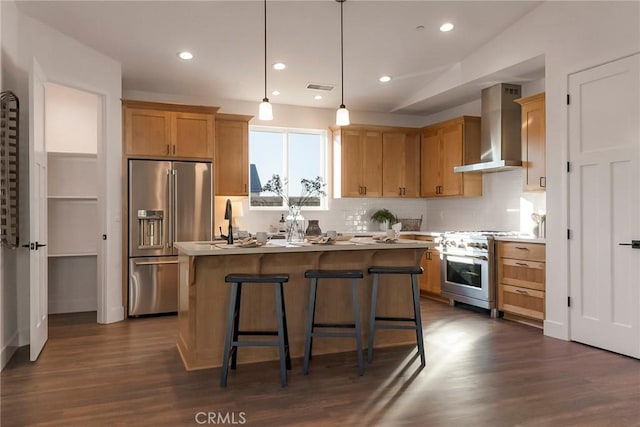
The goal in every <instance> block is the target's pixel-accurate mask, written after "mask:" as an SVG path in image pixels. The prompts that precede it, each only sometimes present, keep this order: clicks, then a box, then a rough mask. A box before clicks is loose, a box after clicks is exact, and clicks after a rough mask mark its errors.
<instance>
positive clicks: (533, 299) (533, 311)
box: [497, 242, 545, 327]
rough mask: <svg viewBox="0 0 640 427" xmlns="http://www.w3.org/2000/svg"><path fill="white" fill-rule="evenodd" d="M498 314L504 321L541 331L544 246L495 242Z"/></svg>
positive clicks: (543, 308) (543, 306)
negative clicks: (496, 246) (499, 313)
mask: <svg viewBox="0 0 640 427" xmlns="http://www.w3.org/2000/svg"><path fill="white" fill-rule="evenodd" d="M497 253H498V261H497V263H498V310H499V311H501V312H503V313H504V316H505V318H506V319H510V320H516V321H520V322H522V323H527V324H530V325H534V326H538V327H542V321H543V320H544V310H545V246H544V244H541V243H520V242H498V250H497Z"/></svg>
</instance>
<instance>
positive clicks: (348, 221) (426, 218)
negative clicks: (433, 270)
mask: <svg viewBox="0 0 640 427" xmlns="http://www.w3.org/2000/svg"><path fill="white" fill-rule="evenodd" d="M483 180H484V184H483V185H484V188H483V193H484V195H483V196H482V197H472V198H446V199H395V198H375V199H374V198H371V199H360V198H341V199H330V200H329V210H327V211H303V212H302V215H303V216H304V218H305V220H309V219H317V220H318V221H319V224H320V228H321V229H322V231H327V230H338V231H348V232H365V231H377V230H379V226H378V224H375V223H372V222H371V220H370V216H371V214H372V213H373V212H374V211H376V210H377V209H381V208H387V209H389V210H390V211H391V212H393V213H394V214H395V215H397V216H398V217H399V218H420V217H421V216H422V217H423V220H422V230H428V231H446V230H505V231H506V230H508V231H521V232H525V233H530V232H532V230H533V221H532V220H531V214H532V213H544V212H545V211H546V203H545V201H546V198H545V193H544V192H540V193H523V192H522V170H521V169H516V170H512V171H506V172H497V173H488V174H485V175H484V178H483ZM226 199H227V197H216V198H215V212H214V214H215V233H216V234H218V233H219V228H218V227H220V226H221V227H222V229H223V230H224V231H225V233H226V227H227V221H225V220H224V206H225V202H226ZM230 199H231V200H232V204H233V212H234V221H235V225H236V226H238V227H239V228H240V229H243V230H249V231H251V232H256V231H267V230H269V227H270V226H277V225H278V221H279V220H280V216H281V214H285V217H286V211H285V210H276V211H272V210H269V211H265V210H251V209H249V199H248V198H247V197H230Z"/></svg>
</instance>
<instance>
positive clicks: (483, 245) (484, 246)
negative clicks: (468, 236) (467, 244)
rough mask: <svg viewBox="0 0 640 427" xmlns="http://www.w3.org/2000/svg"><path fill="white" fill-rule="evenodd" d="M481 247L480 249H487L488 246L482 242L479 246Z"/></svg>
mask: <svg viewBox="0 0 640 427" xmlns="http://www.w3.org/2000/svg"><path fill="white" fill-rule="evenodd" d="M481 248H482V249H489V246H487V244H486V243H483V244H482V246H481Z"/></svg>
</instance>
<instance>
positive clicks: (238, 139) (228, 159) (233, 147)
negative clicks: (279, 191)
mask: <svg viewBox="0 0 640 427" xmlns="http://www.w3.org/2000/svg"><path fill="white" fill-rule="evenodd" d="M252 118H253V116H243V115H238V114H217V115H216V146H215V156H214V174H215V177H214V186H215V195H216V196H247V195H248V194H249V169H248V168H249V120H251V119H252Z"/></svg>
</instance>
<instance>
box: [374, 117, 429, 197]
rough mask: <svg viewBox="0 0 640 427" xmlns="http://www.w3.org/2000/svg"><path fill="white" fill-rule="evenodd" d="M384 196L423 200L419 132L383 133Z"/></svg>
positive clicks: (398, 131) (394, 131)
mask: <svg viewBox="0 0 640 427" xmlns="http://www.w3.org/2000/svg"><path fill="white" fill-rule="evenodd" d="M382 196H383V197H420V132H419V130H417V129H405V130H403V129H398V130H393V131H383V133H382Z"/></svg>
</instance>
